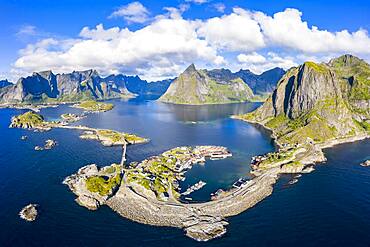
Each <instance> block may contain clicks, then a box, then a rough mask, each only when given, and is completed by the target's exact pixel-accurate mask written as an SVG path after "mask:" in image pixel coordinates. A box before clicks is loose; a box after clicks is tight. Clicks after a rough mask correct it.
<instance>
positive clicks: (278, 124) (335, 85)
mask: <svg viewBox="0 0 370 247" xmlns="http://www.w3.org/2000/svg"><path fill="white" fill-rule="evenodd" d="M369 103H370V66H369V64H367V63H366V62H364V61H363V60H361V59H358V58H356V57H353V56H351V55H344V56H341V57H339V58H336V59H333V60H331V61H330V62H329V63H327V64H324V63H323V64H316V63H313V62H306V63H304V64H303V65H301V66H299V67H296V68H292V69H290V70H289V71H288V72H287V73H286V74H285V75H284V76H283V78H282V79H281V80H280V81H279V83H278V86H277V89H276V90H275V91H274V92H273V94H272V95H271V97H270V98H268V100H267V101H266V102H265V103H264V104H263V105H262V106H261V107H260V108H258V109H257V110H256V111H255V112H252V113H250V114H247V115H245V116H243V117H244V118H246V119H249V120H252V121H256V122H259V123H262V124H263V125H265V126H267V127H269V128H271V129H273V131H274V132H275V135H276V136H277V138H278V139H281V141H283V142H292V141H294V142H301V141H306V139H307V138H310V139H313V140H314V141H316V142H322V141H325V140H327V139H331V138H336V137H345V136H351V135H356V134H358V133H360V132H366V131H370V128H369V127H370V112H369Z"/></svg>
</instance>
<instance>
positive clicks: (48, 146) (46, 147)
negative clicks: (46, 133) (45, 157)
mask: <svg viewBox="0 0 370 247" xmlns="http://www.w3.org/2000/svg"><path fill="white" fill-rule="evenodd" d="M57 144H58V143H57V142H56V141H54V140H51V139H49V140H46V141H45V145H44V146H43V147H40V146H36V147H35V150H36V151H42V150H50V149H52V148H54V147H55V146H56V145H57Z"/></svg>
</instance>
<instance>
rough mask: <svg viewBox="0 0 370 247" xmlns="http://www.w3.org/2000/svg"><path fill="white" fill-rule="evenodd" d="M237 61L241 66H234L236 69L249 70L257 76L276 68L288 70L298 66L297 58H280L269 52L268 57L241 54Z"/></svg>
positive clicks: (255, 54)
mask: <svg viewBox="0 0 370 247" xmlns="http://www.w3.org/2000/svg"><path fill="white" fill-rule="evenodd" d="M237 60H238V61H239V63H240V64H239V65H234V67H235V66H236V67H238V68H241V69H243V68H244V69H249V70H251V71H252V72H254V73H257V74H260V73H262V72H264V71H266V70H269V69H273V68H276V67H279V68H283V69H285V70H287V69H289V68H291V67H293V66H297V65H298V64H297V62H296V58H294V57H291V56H279V55H278V54H276V53H274V52H268V53H267V55H266V56H263V55H261V54H258V53H256V52H253V53H251V54H239V55H238V56H237Z"/></svg>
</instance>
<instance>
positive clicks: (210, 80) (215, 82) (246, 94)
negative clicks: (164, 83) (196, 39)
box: [159, 64, 254, 105]
mask: <svg viewBox="0 0 370 247" xmlns="http://www.w3.org/2000/svg"><path fill="white" fill-rule="evenodd" d="M253 96H254V94H253V91H252V89H250V88H249V87H248V85H247V84H246V83H244V81H243V80H242V79H240V78H236V79H230V78H227V77H217V76H215V75H214V74H212V73H211V72H209V71H207V70H197V69H196V68H195V66H194V64H191V65H190V66H189V67H188V68H187V69H186V70H185V71H184V72H183V73H181V74H180V75H179V77H178V78H176V79H175V80H174V81H173V82H172V83H171V85H170V86H169V88H168V89H167V91H166V93H165V94H163V95H162V96H161V97H160V98H159V100H160V101H162V102H166V103H174V104H191V105H199V104H218V103H234V102H245V101H248V100H250V99H251V98H252V97H253Z"/></svg>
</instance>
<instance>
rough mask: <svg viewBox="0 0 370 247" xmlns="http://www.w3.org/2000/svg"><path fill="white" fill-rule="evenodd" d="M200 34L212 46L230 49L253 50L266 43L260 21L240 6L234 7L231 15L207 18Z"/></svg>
mask: <svg viewBox="0 0 370 247" xmlns="http://www.w3.org/2000/svg"><path fill="white" fill-rule="evenodd" d="M198 34H199V35H200V36H201V37H204V38H205V40H206V41H207V42H209V43H210V44H211V45H212V46H214V47H216V48H218V49H223V50H228V51H253V50H256V49H259V48H262V47H264V45H265V42H264V40H263V35H262V33H261V30H260V27H259V25H258V22H256V21H255V20H253V19H252V18H251V14H250V13H249V12H247V11H245V10H243V9H240V8H234V10H233V13H231V14H230V15H223V16H222V17H214V18H211V19H208V20H206V22H205V23H203V25H202V27H201V28H199V30H198Z"/></svg>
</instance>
